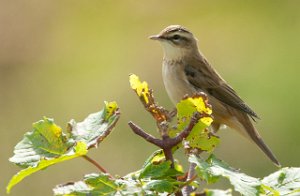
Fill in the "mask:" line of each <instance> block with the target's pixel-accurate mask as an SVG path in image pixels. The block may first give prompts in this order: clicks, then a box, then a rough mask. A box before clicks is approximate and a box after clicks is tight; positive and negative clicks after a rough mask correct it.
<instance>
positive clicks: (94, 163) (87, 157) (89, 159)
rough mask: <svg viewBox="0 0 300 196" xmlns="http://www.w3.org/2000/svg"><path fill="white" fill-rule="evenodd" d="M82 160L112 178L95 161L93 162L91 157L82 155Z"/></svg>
mask: <svg viewBox="0 0 300 196" xmlns="http://www.w3.org/2000/svg"><path fill="white" fill-rule="evenodd" d="M82 158H84V159H85V160H87V161H88V162H90V163H91V164H93V165H94V166H96V167H97V168H98V169H99V170H100V171H101V172H103V173H106V174H108V175H109V176H110V177H111V178H114V177H113V176H112V175H110V174H109V173H108V172H107V171H106V170H105V169H104V168H103V167H102V166H101V165H100V164H99V163H98V162H97V161H95V160H94V159H92V158H91V157H89V156H87V155H83V156H82Z"/></svg>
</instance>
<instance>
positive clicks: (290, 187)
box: [262, 167, 300, 196]
mask: <svg viewBox="0 0 300 196" xmlns="http://www.w3.org/2000/svg"><path fill="white" fill-rule="evenodd" d="M262 183H263V184H264V185H266V186H268V187H270V188H271V189H269V191H268V192H267V195H289V196H296V195H300V168H295V167H290V168H288V167H286V168H282V169H280V170H279V171H277V172H275V173H273V174H270V175H269V176H267V177H265V178H264V179H263V180H262ZM267 190H268V189H267Z"/></svg>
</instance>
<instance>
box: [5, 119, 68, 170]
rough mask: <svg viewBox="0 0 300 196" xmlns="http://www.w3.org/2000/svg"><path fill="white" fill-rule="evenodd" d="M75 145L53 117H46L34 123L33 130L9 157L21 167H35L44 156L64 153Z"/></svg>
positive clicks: (48, 156)
mask: <svg viewBox="0 0 300 196" xmlns="http://www.w3.org/2000/svg"><path fill="white" fill-rule="evenodd" d="M71 145H73V144H72V143H68V142H67V138H66V136H65V134H64V133H63V132H62V130H61V128H60V127H59V126H57V125H56V124H55V123H54V122H53V119H50V118H46V117H44V119H43V120H40V121H38V122H36V123H33V130H32V131H30V132H27V133H26V134H25V135H24V138H23V140H22V141H20V142H19V143H18V144H17V145H16V146H15V149H14V156H13V157H11V158H10V159H9V161H10V162H13V163H15V164H17V165H19V166H21V167H29V166H32V167H35V166H36V165H37V164H38V163H39V161H40V160H41V159H42V158H44V157H47V158H55V157H58V156H60V155H62V154H64V153H65V152H66V151H67V150H68V148H69V147H71Z"/></svg>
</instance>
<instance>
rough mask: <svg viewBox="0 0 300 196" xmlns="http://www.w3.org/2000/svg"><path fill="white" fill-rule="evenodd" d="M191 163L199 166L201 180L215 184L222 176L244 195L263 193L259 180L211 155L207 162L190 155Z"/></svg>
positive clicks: (197, 169)
mask: <svg viewBox="0 0 300 196" xmlns="http://www.w3.org/2000/svg"><path fill="white" fill-rule="evenodd" d="M189 161H190V162H191V163H195V164H196V165H197V167H196V171H197V174H198V176H199V177H200V178H201V179H204V180H206V181H207V182H209V183H211V182H215V181H216V180H217V179H218V178H219V177H220V176H222V177H225V178H227V179H228V180H229V181H230V183H231V184H232V185H233V187H234V189H235V190H236V191H238V192H240V193H241V194H243V195H247V196H252V195H253V196H256V195H259V194H260V193H262V191H263V190H262V187H261V182H260V180H259V179H257V178H254V177H251V176H248V175H246V174H243V173H240V172H239V171H237V170H235V169H233V168H231V167H229V166H228V164H226V163H224V162H223V161H221V160H219V159H217V158H216V157H215V156H214V155H211V156H210V157H209V158H208V159H207V160H206V161H204V160H202V159H200V158H197V157H196V156H195V155H190V157H189Z"/></svg>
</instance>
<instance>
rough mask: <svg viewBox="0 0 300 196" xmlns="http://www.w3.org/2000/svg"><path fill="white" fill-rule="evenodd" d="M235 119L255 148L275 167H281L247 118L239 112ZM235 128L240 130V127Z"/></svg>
mask: <svg viewBox="0 0 300 196" xmlns="http://www.w3.org/2000/svg"><path fill="white" fill-rule="evenodd" d="M236 117H237V119H238V120H239V123H240V124H241V125H242V128H243V130H242V132H244V133H246V134H247V135H248V136H249V137H250V139H251V140H252V141H253V142H254V143H256V144H257V146H258V147H259V148H260V149H261V150H262V151H263V152H264V153H265V154H266V155H267V156H268V157H269V159H270V160H271V161H272V162H273V163H274V164H275V165H276V166H278V167H281V164H280V163H279V161H278V160H277V158H276V157H275V155H274V154H273V153H272V151H271V149H270V148H269V147H268V146H267V145H266V144H265V142H264V141H263V139H262V138H261V136H260V134H259V133H258V131H257V130H256V129H255V127H254V126H253V124H252V122H251V120H250V118H249V116H248V115H247V114H244V113H241V112H239V114H238V115H236ZM236 128H238V129H240V128H241V127H236Z"/></svg>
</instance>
